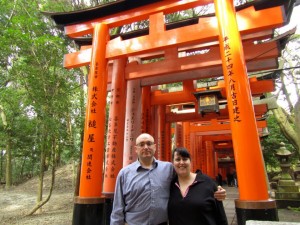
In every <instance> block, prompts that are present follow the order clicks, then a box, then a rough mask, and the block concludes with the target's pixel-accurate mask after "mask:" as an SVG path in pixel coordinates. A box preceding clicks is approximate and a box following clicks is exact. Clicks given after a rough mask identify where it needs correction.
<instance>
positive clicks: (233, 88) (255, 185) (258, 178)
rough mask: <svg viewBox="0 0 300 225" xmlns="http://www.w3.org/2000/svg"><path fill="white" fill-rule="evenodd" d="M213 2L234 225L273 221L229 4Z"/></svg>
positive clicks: (274, 215) (274, 211)
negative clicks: (230, 152) (233, 179)
mask: <svg viewBox="0 0 300 225" xmlns="http://www.w3.org/2000/svg"><path fill="white" fill-rule="evenodd" d="M214 2H215V9H216V15H217V18H218V24H219V31H220V34H219V43H220V52H221V58H222V65H223V73H224V79H225V83H226V90H227V104H228V110H229V118H230V126H231V132H232V137H233V138H232V142H233V149H234V155H235V163H236V167H237V177H238V183H239V193H240V196H239V199H238V200H236V201H235V206H236V212H237V218H238V224H240V225H242V224H245V223H246V221H247V220H251V219H253V220H271V221H274V220H275V221H276V220H278V215H277V209H276V202H275V200H270V199H269V195H268V186H267V180H266V176H265V174H266V173H265V167H264V161H263V156H262V152H261V148H260V141H259V136H258V131H257V126H256V119H255V114H254V108H253V104H252V96H251V90H250V86H249V80H248V76H247V69H246V65H245V59H244V51H243V46H242V42H241V37H240V33H239V30H238V26H237V21H236V17H235V8H234V5H233V0H214Z"/></svg>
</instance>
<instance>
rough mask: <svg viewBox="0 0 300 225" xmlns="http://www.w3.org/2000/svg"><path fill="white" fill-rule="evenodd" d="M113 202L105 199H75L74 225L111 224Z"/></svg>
mask: <svg viewBox="0 0 300 225" xmlns="http://www.w3.org/2000/svg"><path fill="white" fill-rule="evenodd" d="M110 202H111V200H110V199H105V198H80V197H76V198H75V199H74V209H73V221H72V225H106V224H109V223H110V213H111V203H110Z"/></svg>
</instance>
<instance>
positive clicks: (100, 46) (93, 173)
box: [73, 23, 109, 225]
mask: <svg viewBox="0 0 300 225" xmlns="http://www.w3.org/2000/svg"><path fill="white" fill-rule="evenodd" d="M108 37H109V33H108V26H107V25H106V24H104V23H98V24H97V25H96V26H95V28H94V39H93V52H92V60H91V69H90V76H89V81H88V104H87V108H86V121H85V126H84V141H83V152H82V166H81V174H80V186H79V196H78V197H76V198H75V200H74V213H73V224H75V225H76V224H78V225H82V224H92V223H91V221H92V222H93V224H102V220H103V217H102V216H101V215H100V214H104V210H105V209H104V198H103V196H102V185H99V184H102V182H103V176H102V173H103V167H102V166H99V165H103V163H104V160H103V158H104V148H103V146H104V136H105V135H104V133H105V126H104V124H105V116H106V112H105V109H106V95H107V63H108V60H107V59H106V58H105V47H106V43H107V41H108ZM99 215H100V216H99Z"/></svg>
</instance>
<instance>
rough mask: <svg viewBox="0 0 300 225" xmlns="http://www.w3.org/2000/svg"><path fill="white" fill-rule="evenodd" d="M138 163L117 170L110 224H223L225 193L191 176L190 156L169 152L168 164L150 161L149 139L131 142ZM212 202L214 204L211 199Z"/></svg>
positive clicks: (206, 179) (152, 146)
mask: <svg viewBox="0 0 300 225" xmlns="http://www.w3.org/2000/svg"><path fill="white" fill-rule="evenodd" d="M135 151H136V153H137V156H138V160H137V161H136V162H133V163H132V164H130V165H128V166H126V167H124V168H123V169H121V170H120V172H119V174H118V177H117V182H116V188H115V196H114V202H113V210H112V213H111V221H110V225H124V224H128V225H167V224H169V225H227V224H228V223H227V218H226V214H225V211H224V207H223V203H222V202H221V201H222V200H224V199H225V196H226V191H225V190H224V189H222V188H219V190H218V188H217V186H216V184H215V182H214V181H213V180H212V179H211V178H209V177H208V176H206V175H204V174H202V173H201V172H199V173H197V174H196V173H192V172H191V156H190V153H189V152H188V150H187V149H185V148H175V149H174V150H173V153H172V163H173V165H172V163H170V162H164V161H159V160H156V159H155V158H154V153H155V151H156V145H155V143H154V138H153V137H152V136H151V135H150V134H146V133H143V134H141V135H139V136H138V137H137V139H136V146H135ZM216 199H218V200H216Z"/></svg>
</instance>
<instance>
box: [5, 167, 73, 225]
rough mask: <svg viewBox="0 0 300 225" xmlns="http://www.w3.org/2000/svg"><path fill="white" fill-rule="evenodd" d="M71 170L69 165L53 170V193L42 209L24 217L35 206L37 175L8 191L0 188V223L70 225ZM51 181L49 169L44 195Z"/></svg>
mask: <svg viewBox="0 0 300 225" xmlns="http://www.w3.org/2000/svg"><path fill="white" fill-rule="evenodd" d="M73 180H74V169H73V166H72V165H70V164H69V165H65V166H63V167H60V168H58V169H57V171H56V177H55V186H54V190H53V192H52V196H51V198H50V200H49V202H48V203H46V205H44V206H43V209H42V212H39V213H35V214H34V215H32V216H25V215H26V214H28V213H29V212H30V211H31V210H32V209H33V208H34V206H35V202H36V193H37V190H38V177H33V178H32V179H30V180H28V181H26V182H24V183H23V184H20V185H18V186H15V187H13V188H12V189H11V190H9V191H7V190H4V189H3V188H2V189H0V206H1V207H0V225H15V224H18V225H23V224H28V225H29V224H30V225H41V224H43V225H44V224H52V225H53V224H55V225H68V224H72V210H73V196H74V185H73V182H74V181H73ZM50 182H51V173H50V171H48V172H46V173H45V178H44V189H43V190H44V193H43V198H46V197H47V196H48V193H49V187H50Z"/></svg>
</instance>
